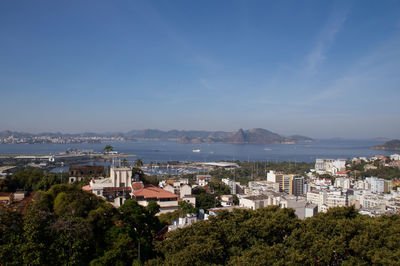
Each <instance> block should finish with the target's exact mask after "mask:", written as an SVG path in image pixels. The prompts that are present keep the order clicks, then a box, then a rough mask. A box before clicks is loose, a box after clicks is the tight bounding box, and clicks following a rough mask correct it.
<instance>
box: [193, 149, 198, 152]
mask: <svg viewBox="0 0 400 266" xmlns="http://www.w3.org/2000/svg"><path fill="white" fill-rule="evenodd" d="M192 152H200V150H199V149H196V150H192Z"/></svg>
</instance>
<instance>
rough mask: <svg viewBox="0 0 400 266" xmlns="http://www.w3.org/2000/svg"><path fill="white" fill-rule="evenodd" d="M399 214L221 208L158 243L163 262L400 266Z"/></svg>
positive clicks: (345, 209) (158, 261)
mask: <svg viewBox="0 0 400 266" xmlns="http://www.w3.org/2000/svg"><path fill="white" fill-rule="evenodd" d="M399 228H400V215H391V216H382V217H378V218H371V217H369V216H363V215H359V214H358V213H357V212H356V210H354V209H353V208H347V207H346V208H333V209H330V210H329V211H328V212H327V213H326V214H324V213H320V214H317V215H316V216H314V217H312V218H308V219H306V220H304V221H302V220H299V219H298V218H297V217H296V216H295V214H294V211H293V210H291V209H279V208H278V207H276V206H274V207H268V208H264V209H258V210H256V211H251V210H235V211H233V212H231V213H229V212H223V213H221V214H219V215H218V216H217V217H214V218H212V219H211V220H210V221H202V222H199V223H196V224H195V225H193V226H191V227H187V228H184V229H178V230H176V231H173V232H171V233H169V235H168V238H167V239H166V240H164V241H163V242H160V243H158V245H157V251H158V252H159V253H160V254H161V256H160V257H159V258H157V259H155V260H151V261H149V262H148V263H149V264H150V265H151V264H165V265H209V264H214V265H215V264H216V265H270V264H278V265H287V264H290V265H339V264H345V265H354V264H358V265H371V264H381V265H382V264H383V265H398V264H399V263H400V241H398V239H399V237H400V229H399Z"/></svg>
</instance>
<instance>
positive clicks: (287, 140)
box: [0, 128, 314, 144]
mask: <svg viewBox="0 0 400 266" xmlns="http://www.w3.org/2000/svg"><path fill="white" fill-rule="evenodd" d="M137 140H140V141H176V142H179V143H203V142H205V143H215V142H218V143H233V144H294V143H297V142H313V141H314V140H313V139H312V138H309V137H305V136H301V135H292V136H282V135H280V134H277V133H274V132H271V131H269V130H266V129H262V128H253V129H249V130H243V129H239V130H238V131H236V132H225V131H202V130H169V131H162V130H158V129H144V130H131V131H129V132H127V133H120V132H114V133H103V134H99V133H79V134H63V133H39V134H31V133H21V132H12V131H1V132H0V144H18V143H21V144H22V143H24V144H26V143H29V144H46V143H57V144H63V143H102V142H112V141H120V142H122V141H137Z"/></svg>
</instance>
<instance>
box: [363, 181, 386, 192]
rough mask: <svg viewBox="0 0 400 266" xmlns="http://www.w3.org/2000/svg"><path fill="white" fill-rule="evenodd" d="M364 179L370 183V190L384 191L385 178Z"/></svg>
mask: <svg viewBox="0 0 400 266" xmlns="http://www.w3.org/2000/svg"><path fill="white" fill-rule="evenodd" d="M365 180H366V181H367V182H368V183H369V184H370V185H371V192H374V193H383V192H384V191H385V180H384V179H382V178H377V177H367V178H365Z"/></svg>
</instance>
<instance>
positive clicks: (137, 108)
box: [0, 0, 400, 138]
mask: <svg viewBox="0 0 400 266" xmlns="http://www.w3.org/2000/svg"><path fill="white" fill-rule="evenodd" d="M399 100H400V1H394V0H393V1H390V0H385V1H366V0H362V1H175V0H174V1H167V0H165V1H122V0H121V1H100V0H96V1H94V0H93V1H83V0H79V1H1V2H0V130H6V129H9V130H17V131H29V132H42V131H63V132H83V131H94V132H110V131H128V130H131V129H144V128H158V129H164V130H166V129H175V128H176V129H204V130H237V129H238V128H253V127H262V128H266V129H269V130H272V131H275V132H278V133H281V134H287V135H289V134H303V135H308V136H311V137H336V136H341V137H351V138H355V137H360V138H368V137H379V136H385V137H392V138H394V137H400V105H399Z"/></svg>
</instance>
